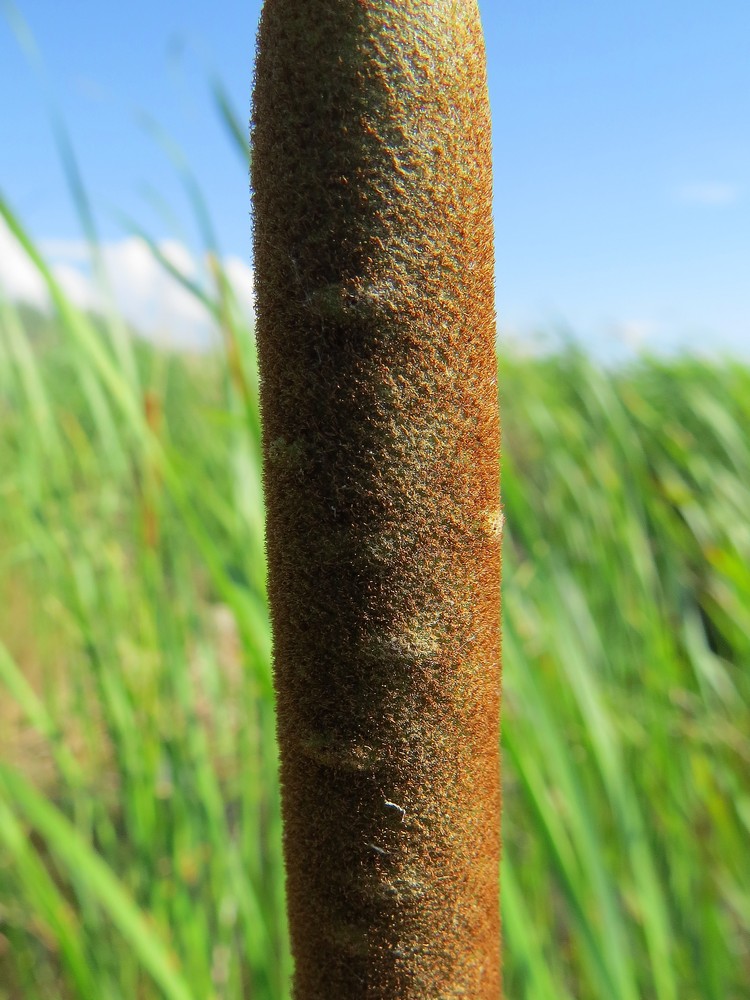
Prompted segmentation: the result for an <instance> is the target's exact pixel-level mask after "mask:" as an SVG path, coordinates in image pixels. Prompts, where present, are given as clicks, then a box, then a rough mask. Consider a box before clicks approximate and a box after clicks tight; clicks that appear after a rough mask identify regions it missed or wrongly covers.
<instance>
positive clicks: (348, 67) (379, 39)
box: [252, 0, 502, 1000]
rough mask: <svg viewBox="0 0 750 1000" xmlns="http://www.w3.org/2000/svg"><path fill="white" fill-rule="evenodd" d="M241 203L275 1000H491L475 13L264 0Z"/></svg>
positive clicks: (485, 203)
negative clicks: (270, 778) (275, 929)
mask: <svg viewBox="0 0 750 1000" xmlns="http://www.w3.org/2000/svg"><path fill="white" fill-rule="evenodd" d="M253 102H254V103H253V123H252V128H253V160H252V185H253V204H254V252H255V271H256V288H257V338H258V350H259V365H260V377H261V410H262V421H263V453H264V487H265V495H266V518H267V521H266V544H267V555H268V564H269V600H270V607H271V619H272V626H273V642H274V678H275V687H276V695H277V709H278V714H277V718H278V739H279V747H280V759H281V783H282V811H283V821H284V852H285V863H286V874H287V899H288V914H289V923H290V933H291V943H292V950H293V954H294V959H295V976H294V985H293V996H294V998H295V1000H365V998H367V1000H396V998H399V1000H402V998H403V1000H451V998H459V997H462V998H471V1000H499V998H500V995H501V976H500V914H499V859H500V803H501V794H500V760H499V713H500V543H501V534H502V515H501V512H500V485H499V449H500V422H499V415H498V404H497V369H496V355H495V315H494V258H493V228H492V203H491V202H492V168H491V142H490V112H489V102H488V94H487V81H486V65H485V51H484V41H483V36H482V29H481V24H480V19H479V11H478V7H477V2H476V0H433V2H430V3H426V2H425V0H337V2H335V3H332V2H331V0H265V4H264V7H263V12H262V16H261V24H260V31H259V39H258V49H257V59H256V70H255V84H254V98H253Z"/></svg>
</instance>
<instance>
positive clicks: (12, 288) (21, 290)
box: [0, 219, 49, 309]
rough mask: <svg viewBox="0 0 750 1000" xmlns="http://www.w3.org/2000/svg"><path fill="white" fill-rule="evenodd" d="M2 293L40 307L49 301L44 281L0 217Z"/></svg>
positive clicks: (44, 306)
mask: <svg viewBox="0 0 750 1000" xmlns="http://www.w3.org/2000/svg"><path fill="white" fill-rule="evenodd" d="M0 293H2V294H3V296H5V297H6V298H9V299H16V300H18V301H19V302H28V303H29V304H30V305H34V306H37V307H39V308H40V309H45V308H46V307H47V305H48V303H49V296H48V295H47V289H46V288H45V285H44V281H43V280H42V278H41V277H40V276H39V272H38V271H37V269H36V268H35V267H34V265H33V264H32V263H31V261H30V260H29V258H28V257H27V256H26V253H25V252H24V250H23V248H22V247H21V246H19V244H18V240H16V238H15V236H13V234H12V233H11V231H10V230H9V229H8V227H7V225H6V224H5V221H4V220H3V219H0Z"/></svg>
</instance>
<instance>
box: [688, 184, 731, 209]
mask: <svg viewBox="0 0 750 1000" xmlns="http://www.w3.org/2000/svg"><path fill="white" fill-rule="evenodd" d="M739 196H740V192H739V189H738V188H737V187H736V186H735V185H734V184H723V183H718V182H711V183H702V184H683V185H682V187H680V188H678V190H677V197H678V199H679V200H680V201H686V202H689V203H690V204H692V205H708V206H711V207H715V208H721V207H724V206H726V205H732V204H734V202H736V201H737V199H738V198H739Z"/></svg>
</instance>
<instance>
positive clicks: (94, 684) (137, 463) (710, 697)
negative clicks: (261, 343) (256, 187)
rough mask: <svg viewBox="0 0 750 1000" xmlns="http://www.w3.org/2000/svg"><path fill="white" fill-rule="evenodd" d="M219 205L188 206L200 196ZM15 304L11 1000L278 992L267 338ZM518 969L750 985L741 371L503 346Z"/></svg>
mask: <svg viewBox="0 0 750 1000" xmlns="http://www.w3.org/2000/svg"><path fill="white" fill-rule="evenodd" d="M198 197H199V196H198V195H197V194H196V198H198ZM0 212H1V213H2V215H3V217H4V219H5V221H6V223H7V224H8V225H10V227H11V229H13V230H14V232H15V233H16V234H17V236H18V238H19V239H20V240H21V242H22V243H23V244H24V245H25V246H26V249H27V252H28V253H29V255H30V257H31V258H32V259H33V260H35V261H36V264H37V267H38V268H39V271H40V273H41V274H42V275H43V277H44V279H45V281H46V282H47V285H48V288H49V290H50V294H51V297H52V300H53V303H54V320H53V321H52V322H44V321H43V320H42V319H41V318H40V317H38V316H34V315H33V314H31V313H30V312H28V311H24V310H22V309H20V308H19V307H17V306H14V305H12V304H10V303H7V302H4V303H2V304H1V305H0V468H1V469H2V479H0V691H1V692H2V693H1V694H0V998H2V1000H10V998H14V1000H15V998H21V997H22V998H24V1000H37V998H39V1000H41V998H44V1000H49V998H57V997H59V998H80V1000H93V998H106V1000H110V998H111V1000H119V998H122V1000H132V998H134V997H138V998H144V1000H146V998H157V997H159V998H160V997H168V998H174V1000H188V998H192V1000H207V998H240V997H253V998H254V1000H271V998H273V1000H281V998H284V997H285V996H287V995H288V983H289V975H290V963H289V959H288V949H287V941H286V930H285V918H284V899H283V871H282V863H281V851H280V822H279V811H278V788H277V778H276V750H275V741H274V720H273V702H272V693H271V685H270V667H269V660H270V638H269V630H268V622H267V617H266V609H265V589H264V563H263V537H262V491H261V482H260V473H259V424H258V409H257V379H256V375H255V360H254V342H253V331H252V327H251V325H250V324H249V322H248V320H247V318H246V317H243V316H242V315H240V313H239V312H238V310H237V309H236V308H235V307H234V305H233V302H232V296H231V289H230V288H229V285H228V282H227V281H226V279H225V277H224V275H223V273H222V271H221V268H220V266H219V265H218V264H216V266H215V268H214V279H215V282H214V288H213V291H211V292H209V293H206V292H205V291H204V290H201V289H198V288H195V289H193V291H194V293H195V294H196V295H197V296H199V297H200V298H201V299H202V301H203V302H204V305H205V306H206V308H207V309H208V310H209V311H210V312H211V313H212V315H213V316H214V318H215V322H216V324H217V327H218V328H219V329H220V331H221V334H222V343H223V347H222V348H221V349H217V350H216V351H214V352H213V353H211V354H210V355H207V356H201V357H191V356H189V355H181V354H179V353H167V352H164V351H159V350H158V349H156V348H154V347H151V346H149V345H148V344H147V343H145V342H142V341H139V340H137V339H135V338H132V337H130V336H127V335H124V334H123V329H124V328H123V324H122V321H121V320H119V319H118V317H117V316H115V315H110V316H109V317H108V318H106V319H92V317H90V316H87V315H85V314H82V313H81V312H80V311H78V310H77V309H76V308H75V307H74V306H73V304H72V303H70V302H69V301H68V300H67V299H66V297H65V296H64V294H63V293H62V291H61V290H60V289H59V287H57V285H56V284H55V280H54V277H53V275H52V274H51V273H50V272H49V270H48V269H47V268H46V265H45V263H44V261H43V260H42V258H41V256H40V255H39V254H38V252H37V250H36V248H35V247H34V246H33V244H32V242H31V241H30V240H29V239H28V237H27V235H26V234H25V232H24V230H23V227H22V225H21V222H20V221H19V220H18V219H16V218H15V217H14V216H13V214H12V211H11V209H10V207H9V206H8V205H6V204H5V203H4V202H0ZM500 392H501V397H502V405H503V413H504V427H505V431H504V464H505V467H504V470H503V483H504V503H505V515H506V534H505V538H506V542H505V582H504V600H505V623H504V649H505V703H504V730H503V742H504V760H505V764H504V774H505V818H504V862H503V886H504V889H503V907H504V925H505V979H506V994H507V996H508V997H509V998H511V997H512V998H527V1000H573V998H575V1000H603V998H607V1000H640V998H655V1000H677V998H679V1000H689V998H695V1000H698V998H701V1000H742V998H747V997H750V865H748V863H747V844H748V842H749V840H750V738H749V736H748V734H750V707H749V706H750V674H749V672H748V667H749V666H750V571H749V570H748V566H750V516H749V515H748V511H750V443H749V442H748V435H747V427H748V424H749V423H750V370H749V369H748V368H747V367H745V366H743V365H741V364H737V363H732V362H729V361H727V362H716V363H707V362H704V361H699V360H697V359H692V358H688V357H685V358H677V359H672V360H669V361H663V360H658V359H655V358H641V359H639V360H637V361H634V362H633V363H632V364H630V365H627V366H622V367H620V368H617V369H616V370H610V371H607V370H606V369H604V368H602V367H600V366H597V365H595V364H594V363H593V362H592V361H591V360H590V359H589V358H588V357H587V356H586V355H584V354H583V353H581V352H579V351H577V350H575V349H566V350H561V351H560V352H558V353H556V354H553V355H550V356H548V357H545V358H537V359H523V358H520V357H516V356H514V355H513V354H512V352H511V351H510V350H509V349H507V348H506V349H504V350H503V351H502V356H501V387H500Z"/></svg>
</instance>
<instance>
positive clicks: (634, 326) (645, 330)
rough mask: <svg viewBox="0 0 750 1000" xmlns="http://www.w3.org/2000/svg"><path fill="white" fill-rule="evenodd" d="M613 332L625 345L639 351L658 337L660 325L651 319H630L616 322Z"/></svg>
mask: <svg viewBox="0 0 750 1000" xmlns="http://www.w3.org/2000/svg"><path fill="white" fill-rule="evenodd" d="M611 332H612V334H613V336H614V338H615V339H616V340H618V341H619V342H620V343H621V344H623V345H624V346H625V347H627V348H629V349H630V350H632V351H639V350H641V349H642V348H643V347H645V346H646V345H647V344H648V343H649V342H652V341H654V339H655V338H656V337H658V335H659V333H660V325H659V324H658V323H656V322H654V321H653V320H650V319H629V320H624V321H623V322H620V323H616V324H615V325H614V326H613V327H612V329H611Z"/></svg>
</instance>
